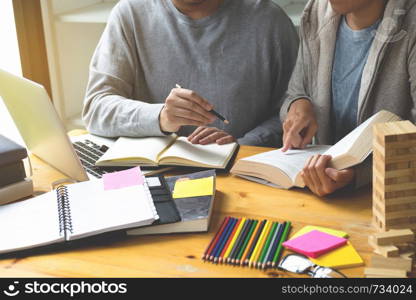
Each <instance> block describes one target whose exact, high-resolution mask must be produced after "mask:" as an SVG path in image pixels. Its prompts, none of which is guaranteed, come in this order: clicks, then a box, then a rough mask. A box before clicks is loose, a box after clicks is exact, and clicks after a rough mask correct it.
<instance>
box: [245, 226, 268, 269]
mask: <svg viewBox="0 0 416 300" xmlns="http://www.w3.org/2000/svg"><path fill="white" fill-rule="evenodd" d="M265 225H266V220H263V221H261V222H259V228H257V229H256V235H255V236H254V239H253V240H252V241H251V245H250V250H249V251H248V253H247V256H246V257H245V259H244V264H246V265H247V264H249V262H250V258H251V257H252V256H253V252H254V249H255V248H256V245H257V242H258V240H259V238H260V235H261V233H262V232H263V228H264V226H265Z"/></svg>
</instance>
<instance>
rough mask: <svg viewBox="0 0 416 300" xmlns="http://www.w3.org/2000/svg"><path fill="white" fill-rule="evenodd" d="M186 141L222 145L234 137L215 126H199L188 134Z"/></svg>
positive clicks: (231, 140)
mask: <svg viewBox="0 0 416 300" xmlns="http://www.w3.org/2000/svg"><path fill="white" fill-rule="evenodd" d="M188 141H190V142H191V143H192V144H201V145H207V144H211V143H217V144H218V145H224V144H229V143H232V142H235V141H236V139H235V138H234V137H233V136H232V135H230V134H229V133H227V132H225V131H224V130H221V129H218V128H215V127H205V126H200V127H198V128H197V129H195V131H194V132H192V134H191V135H190V136H188Z"/></svg>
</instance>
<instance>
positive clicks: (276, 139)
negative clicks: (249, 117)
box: [238, 114, 282, 148]
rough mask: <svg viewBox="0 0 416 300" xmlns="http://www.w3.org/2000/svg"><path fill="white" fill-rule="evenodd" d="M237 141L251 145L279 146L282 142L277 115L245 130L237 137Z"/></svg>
mask: <svg viewBox="0 0 416 300" xmlns="http://www.w3.org/2000/svg"><path fill="white" fill-rule="evenodd" d="M238 143H239V144H241V145H251V146H262V147H275V148H276V147H280V146H281V143H282V127H281V125H280V121H279V117H278V115H277V114H276V115H275V116H273V117H271V118H269V119H267V120H266V121H264V122H263V123H261V124H260V125H259V126H257V127H255V128H254V129H252V130H250V131H249V132H247V133H246V134H245V135H244V136H243V137H241V138H239V139H238Z"/></svg>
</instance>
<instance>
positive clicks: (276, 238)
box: [266, 222, 286, 266]
mask: <svg viewBox="0 0 416 300" xmlns="http://www.w3.org/2000/svg"><path fill="white" fill-rule="evenodd" d="M285 224H286V222H285V223H283V224H282V223H280V224H279V225H278V226H277V228H276V233H275V236H274V240H273V241H272V246H271V251H270V253H269V256H268V258H267V260H266V266H270V265H271V264H272V261H273V257H274V254H275V253H276V250H277V246H278V245H279V241H280V237H281V236H282V233H283V229H285Z"/></svg>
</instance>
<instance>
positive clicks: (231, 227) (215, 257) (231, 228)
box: [214, 218, 238, 263]
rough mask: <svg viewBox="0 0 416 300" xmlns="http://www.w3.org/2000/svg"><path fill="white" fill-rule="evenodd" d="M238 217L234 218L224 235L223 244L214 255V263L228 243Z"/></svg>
mask: <svg viewBox="0 0 416 300" xmlns="http://www.w3.org/2000/svg"><path fill="white" fill-rule="evenodd" d="M237 221H238V219H234V218H233V220H232V222H231V224H230V226H229V227H228V230H227V232H226V234H225V235H224V236H223V239H222V240H221V244H220V246H219V247H218V250H217V252H216V253H215V255H214V263H216V262H218V258H219V256H220V254H221V252H222V249H223V248H224V246H225V244H226V243H227V240H228V238H229V237H230V235H231V233H232V231H233V229H234V227H235V225H236V224H237Z"/></svg>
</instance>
